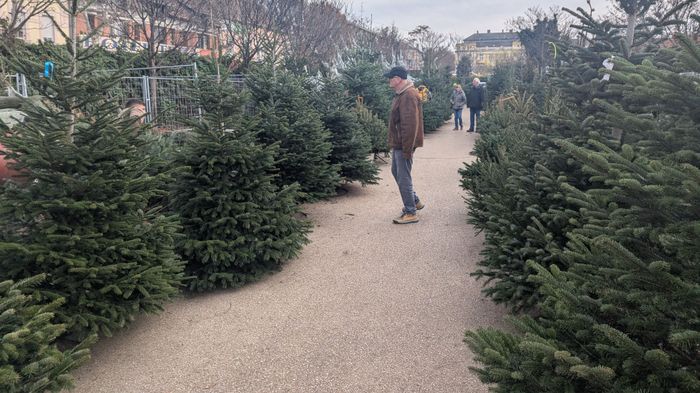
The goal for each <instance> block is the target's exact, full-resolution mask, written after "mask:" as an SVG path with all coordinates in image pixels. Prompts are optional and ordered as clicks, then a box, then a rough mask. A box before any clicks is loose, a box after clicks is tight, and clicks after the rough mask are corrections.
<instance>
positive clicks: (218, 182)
mask: <svg viewBox="0 0 700 393" xmlns="http://www.w3.org/2000/svg"><path fill="white" fill-rule="evenodd" d="M197 94H198V99H199V104H200V106H201V107H202V109H203V110H204V113H205V114H204V117H203V119H202V120H201V121H198V122H195V123H193V132H194V135H193V136H192V137H191V138H190V139H189V140H188V141H187V143H186V145H185V147H184V149H183V151H182V152H181V154H180V155H179V157H178V159H177V164H179V165H180V166H183V167H184V168H185V169H184V170H181V171H180V172H179V174H178V176H177V178H176V181H175V187H174V190H173V194H172V199H173V207H174V209H175V211H176V212H177V213H178V214H179V216H180V219H181V221H182V226H183V234H184V238H183V239H182V240H181V241H180V244H179V247H178V249H179V252H180V254H181V255H182V257H183V258H184V259H185V260H187V267H186V274H187V276H188V277H191V281H189V288H190V289H191V290H197V291H203V290H210V289H214V288H226V287H237V286H240V285H243V284H245V283H246V282H250V281H252V280H255V279H257V278H259V277H260V276H261V275H262V274H264V273H266V272H269V271H271V270H273V269H277V268H278V267H279V266H280V264H281V263H282V262H284V261H286V260H288V259H290V258H292V257H294V256H296V255H297V253H298V252H299V250H300V249H301V247H302V246H303V245H304V244H305V243H306V242H307V238H306V234H307V232H308V231H309V224H308V223H307V222H304V221H301V220H299V219H297V218H296V217H295V215H296V214H297V213H298V211H299V209H298V207H297V206H296V204H295V203H296V202H295V201H296V199H297V192H298V185H291V186H284V187H282V188H279V187H277V186H276V185H274V183H273V180H274V176H273V174H272V173H273V172H274V171H275V159H274V157H275V154H276V151H277V146H278V143H273V144H271V145H268V146H263V145H261V144H259V143H258V142H257V141H256V139H255V138H256V135H255V133H254V132H253V130H254V129H255V128H257V124H256V122H255V121H252V119H250V118H248V117H247V116H244V115H243V113H242V110H243V107H244V101H243V100H242V99H241V97H239V96H238V95H236V93H235V92H234V91H233V90H232V87H231V86H229V85H228V84H227V83H226V82H225V81H224V82H221V83H217V82H203V83H202V84H201V85H200V86H199V90H198V93H197Z"/></svg>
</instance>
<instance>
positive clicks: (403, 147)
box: [384, 67, 425, 224]
mask: <svg viewBox="0 0 700 393" xmlns="http://www.w3.org/2000/svg"><path fill="white" fill-rule="evenodd" d="M384 77H385V78H387V79H388V82H389V87H391V88H392V89H393V90H394V93H395V94H394V99H393V101H392V102H391V111H390V112H389V135H388V139H389V148H391V174H392V175H394V179H395V180H396V184H398V186H399V193H400V194H401V201H402V202H403V209H402V213H401V216H399V217H398V218H395V219H394V220H393V221H394V223H395V224H412V223H416V222H418V216H417V215H416V211H417V210H421V209H422V208H424V207H425V205H424V204H423V203H422V202H421V201H420V199H419V198H418V195H416V193H415V192H414V191H413V179H412V178H411V169H412V167H413V153H414V152H415V150H416V148H419V147H422V146H423V104H422V102H421V99H420V95H419V94H418V89H416V88H415V87H413V83H412V82H411V81H409V80H407V79H408V72H407V71H406V69H405V68H403V67H394V68H392V69H391V70H389V72H387V73H386V74H384Z"/></svg>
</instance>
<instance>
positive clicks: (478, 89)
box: [467, 78, 486, 132]
mask: <svg viewBox="0 0 700 393" xmlns="http://www.w3.org/2000/svg"><path fill="white" fill-rule="evenodd" d="M467 107H468V108H469V129H468V130H467V132H474V131H476V125H477V123H478V121H479V118H480V117H481V111H482V110H483V109H484V108H485V107H486V89H485V88H484V87H483V86H481V81H480V80H479V78H474V80H472V87H471V89H469V94H467ZM477 132H478V131H477Z"/></svg>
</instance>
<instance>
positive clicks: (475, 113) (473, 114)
mask: <svg viewBox="0 0 700 393" xmlns="http://www.w3.org/2000/svg"><path fill="white" fill-rule="evenodd" d="M474 118H476V120H479V119H480V118H481V109H476V108H469V129H470V130H472V131H476V122H475V121H474Z"/></svg>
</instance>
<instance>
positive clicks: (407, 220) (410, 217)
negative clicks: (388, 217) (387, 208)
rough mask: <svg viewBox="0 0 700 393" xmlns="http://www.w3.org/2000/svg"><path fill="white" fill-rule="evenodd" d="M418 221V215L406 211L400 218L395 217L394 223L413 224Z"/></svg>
mask: <svg viewBox="0 0 700 393" xmlns="http://www.w3.org/2000/svg"><path fill="white" fill-rule="evenodd" d="M414 222H418V216H417V215H415V214H408V213H404V214H402V215H401V217H399V218H394V224H413V223H414Z"/></svg>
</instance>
